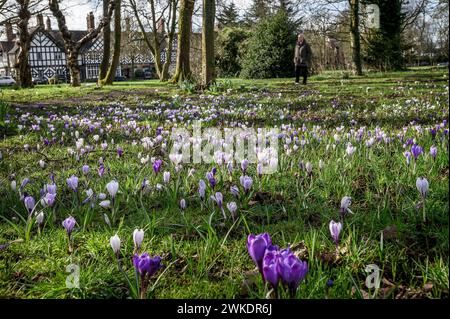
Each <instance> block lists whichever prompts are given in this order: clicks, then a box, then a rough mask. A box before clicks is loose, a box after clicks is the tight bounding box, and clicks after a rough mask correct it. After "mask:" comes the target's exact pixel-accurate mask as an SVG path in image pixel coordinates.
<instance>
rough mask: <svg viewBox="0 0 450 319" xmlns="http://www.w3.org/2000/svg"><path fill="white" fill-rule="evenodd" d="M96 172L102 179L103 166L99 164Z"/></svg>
mask: <svg viewBox="0 0 450 319" xmlns="http://www.w3.org/2000/svg"><path fill="white" fill-rule="evenodd" d="M97 172H98V175H99V176H100V177H102V176H103V174H105V166H104V165H103V163H100V165H99V167H98V169H97Z"/></svg>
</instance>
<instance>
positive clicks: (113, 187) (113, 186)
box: [106, 181, 119, 198]
mask: <svg viewBox="0 0 450 319" xmlns="http://www.w3.org/2000/svg"><path fill="white" fill-rule="evenodd" d="M106 189H107V191H108V193H109V195H111V197H112V198H114V197H115V196H116V194H117V191H118V190H119V183H118V182H116V181H111V182H109V183H108V184H106Z"/></svg>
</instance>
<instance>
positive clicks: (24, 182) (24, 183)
mask: <svg viewBox="0 0 450 319" xmlns="http://www.w3.org/2000/svg"><path fill="white" fill-rule="evenodd" d="M29 182H30V179H29V178H24V179H23V180H22V183H21V184H20V190H22V189H24V187H25V186H27V184H28V183H29Z"/></svg>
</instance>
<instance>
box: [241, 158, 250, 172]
mask: <svg viewBox="0 0 450 319" xmlns="http://www.w3.org/2000/svg"><path fill="white" fill-rule="evenodd" d="M248 163H249V162H248V160H246V159H243V160H242V161H241V169H242V172H244V174H245V172H246V171H247V168H248Z"/></svg>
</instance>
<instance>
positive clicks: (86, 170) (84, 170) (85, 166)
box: [82, 165, 89, 175]
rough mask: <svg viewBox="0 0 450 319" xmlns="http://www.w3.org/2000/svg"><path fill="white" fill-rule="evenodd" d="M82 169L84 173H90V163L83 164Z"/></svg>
mask: <svg viewBox="0 0 450 319" xmlns="http://www.w3.org/2000/svg"><path fill="white" fill-rule="evenodd" d="M82 171H83V174H84V175H87V174H89V165H83V168H82Z"/></svg>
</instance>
